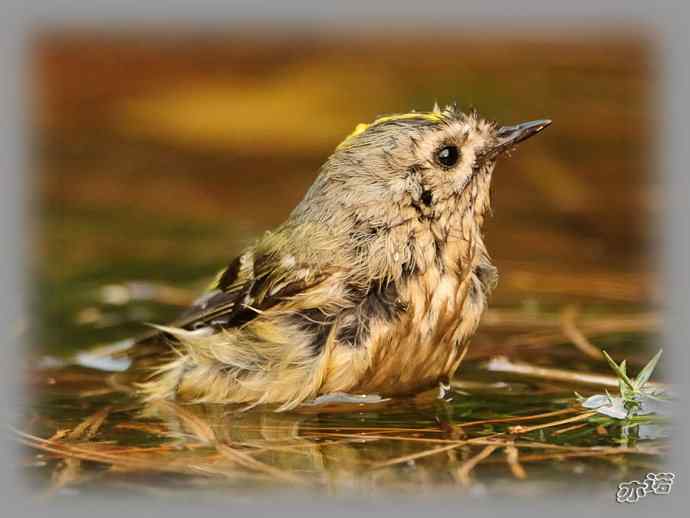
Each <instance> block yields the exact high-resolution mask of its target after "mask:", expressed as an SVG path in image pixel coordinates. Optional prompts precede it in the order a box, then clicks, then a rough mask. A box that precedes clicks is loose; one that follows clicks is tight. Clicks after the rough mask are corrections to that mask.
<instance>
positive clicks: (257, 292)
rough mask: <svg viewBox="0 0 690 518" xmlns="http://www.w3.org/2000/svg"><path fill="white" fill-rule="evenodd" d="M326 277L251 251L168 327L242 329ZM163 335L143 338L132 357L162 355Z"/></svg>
mask: <svg viewBox="0 0 690 518" xmlns="http://www.w3.org/2000/svg"><path fill="white" fill-rule="evenodd" d="M326 277H327V274H326V273H325V272H323V271H320V270H319V269H317V268H314V267H313V266H310V265H301V264H296V263H295V262H294V261H286V260H285V258H284V257H280V256H279V255H278V254H270V253H268V254H266V253H264V254H257V253H256V252H255V251H254V250H253V249H250V250H248V251H247V252H245V253H244V254H242V255H240V256H239V257H237V258H235V260H233V261H232V262H231V263H230V265H229V266H228V267H227V268H225V269H224V270H223V271H221V272H220V274H219V275H218V277H217V280H216V281H215V282H214V284H213V285H212V286H211V288H210V290H209V291H208V292H207V293H206V294H204V295H203V296H202V297H201V298H199V299H198V300H197V301H196V302H195V303H194V304H192V306H190V307H189V308H188V309H187V310H186V311H184V312H183V313H182V315H180V317H179V318H178V319H177V320H175V321H173V322H172V323H170V324H168V326H166V327H176V328H182V329H187V330H194V329H198V328H201V327H212V328H217V329H228V328H233V327H239V326H242V325H244V324H246V323H247V322H249V321H251V320H253V319H254V318H256V317H257V316H258V315H259V313H260V312H262V311H266V310H267V309H269V308H271V307H273V306H275V305H276V304H279V303H280V302H284V301H286V300H287V299H289V298H290V297H293V296H295V295H297V294H299V293H302V292H303V291H305V290H306V289H308V288H310V287H313V286H316V285H317V284H319V283H321V282H322V281H323V280H324V279H325V278H326ZM164 336H167V335H166V333H165V331H158V330H154V331H152V332H150V333H148V334H147V335H144V336H142V337H140V339H139V340H138V342H137V343H136V344H135V346H134V347H133V348H132V349H131V350H130V352H129V356H130V357H142V356H146V357H150V356H151V355H152V354H156V353H157V352H160V351H161V349H160V347H161V342H163V341H162V340H160V338H162V337H164ZM152 347H153V349H152ZM166 348H169V347H166Z"/></svg>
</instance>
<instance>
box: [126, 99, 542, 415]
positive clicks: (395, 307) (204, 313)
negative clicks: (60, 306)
mask: <svg viewBox="0 0 690 518" xmlns="http://www.w3.org/2000/svg"><path fill="white" fill-rule="evenodd" d="M549 123H550V121H535V122H534V123H527V124H523V125H519V126H512V127H504V128H497V126H496V125H495V124H494V123H493V122H490V121H487V120H484V119H482V118H481V117H479V115H478V114H477V113H475V112H473V113H470V114H463V113H461V112H459V111H458V110H457V109H455V108H454V107H447V108H446V109H445V110H443V111H441V110H439V109H437V108H435V109H434V111H432V112H425V113H414V112H413V113H409V114H404V115H394V116H389V117H383V118H380V119H377V120H376V121H374V122H373V123H372V124H370V125H366V126H364V125H360V126H358V128H357V130H355V132H354V133H353V134H352V135H350V136H349V137H348V138H347V139H346V140H345V141H344V142H343V143H342V144H341V145H340V146H338V148H337V149H336V151H335V152H334V153H333V155H331V156H330V157H329V159H328V160H327V161H326V163H325V164H324V165H323V167H322V168H321V171H320V173H319V175H318V177H317V178H316V180H315V182H314V184H313V185H312V187H311V188H310V189H309V191H308V192H307V194H306V196H305V198H304V199H303V200H302V202H301V203H300V204H299V205H298V206H297V207H296V208H295V210H294V211H293V212H292V214H290V216H289V218H288V219H287V221H286V222H285V223H283V224H282V225H281V226H279V227H278V228H276V229H275V230H274V231H271V232H267V233H266V234H265V235H264V236H263V237H261V238H260V239H258V241H257V242H256V243H255V244H254V245H253V246H250V247H249V248H247V249H246V250H245V251H244V252H243V253H242V254H241V255H240V257H238V258H237V259H236V260H235V261H233V262H232V263H231V264H230V266H229V267H228V268H227V269H226V270H224V272H222V274H221V275H220V276H219V278H218V280H217V281H216V283H215V286H214V288H213V289H212V290H211V291H210V292H209V293H207V294H206V295H204V296H203V297H202V298H201V299H199V300H198V301H197V302H196V303H195V304H194V305H193V306H192V308H190V310H189V311H188V312H187V313H186V314H185V315H183V317H182V318H181V319H180V320H179V321H178V322H175V323H174V324H173V325H171V326H166V327H160V328H159V333H158V334H157V335H155V336H151V337H148V338H147V339H146V340H144V341H142V342H141V343H139V344H138V345H137V346H135V347H134V348H133V349H132V351H131V354H132V356H133V358H135V359H136V360H137V361H136V362H135V367H134V368H137V367H139V368H141V366H142V365H149V366H150V365H153V368H154V370H153V373H152V374H151V375H150V377H149V379H147V380H146V381H145V382H143V383H141V384H140V385H139V387H140V389H141V391H142V393H143V395H144V396H145V397H146V398H148V399H160V398H176V399H180V400H185V401H197V402H220V403H245V404H248V405H255V404H262V403H274V404H277V405H278V409H279V410H285V409H289V408H293V407H295V406H296V405H298V404H299V403H301V402H303V401H305V400H308V399H313V398H315V397H317V396H319V395H322V394H327V393H332V392H349V393H377V394H380V395H396V394H407V393H412V392H414V391H417V390H420V389H423V388H425V387H429V386H432V385H434V384H436V383H438V381H439V380H442V379H445V378H449V377H450V376H452V375H453V373H454V372H455V369H456V368H457V366H458V362H459V359H460V353H461V351H462V348H463V347H464V346H465V344H466V343H467V341H468V340H469V338H470V337H471V336H472V335H473V334H474V332H475V330H476V328H477V325H478V324H479V319H480V317H481V315H482V312H483V311H484V309H485V307H486V301H487V296H488V294H489V293H490V291H491V289H492V287H493V286H494V284H495V282H496V278H497V276H496V270H495V268H494V267H493V266H492V265H491V263H490V261H489V256H488V254H487V251H486V248H485V246H484V242H483V240H482V225H483V222H484V216H485V214H486V213H487V211H488V210H489V207H490V199H489V198H490V194H489V192H490V182H491V175H492V172H493V169H494V165H495V160H496V158H497V157H498V156H499V155H500V153H501V152H503V151H505V150H507V149H510V148H512V147H513V146H514V145H515V144H517V143H518V142H520V141H521V140H524V139H525V138H527V137H529V136H531V135H534V134H536V133H538V132H539V131H541V129H543V128H544V127H546V126H547V125H548V124H549Z"/></svg>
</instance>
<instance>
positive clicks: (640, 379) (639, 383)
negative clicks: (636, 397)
mask: <svg viewBox="0 0 690 518" xmlns="http://www.w3.org/2000/svg"><path fill="white" fill-rule="evenodd" d="M662 352H664V351H663V349H659V352H658V353H656V354H655V355H654V357H653V358H652V359H651V360H649V363H647V365H645V366H644V367H643V368H642V370H641V371H640V372H639V374H638V375H637V378H635V387H636V388H637V389H638V390H639V389H641V388H642V387H644V385H645V384H646V383H647V382H648V381H649V378H650V377H651V376H652V372H654V369H655V368H656V364H657V363H658V362H659V358H661V353H662Z"/></svg>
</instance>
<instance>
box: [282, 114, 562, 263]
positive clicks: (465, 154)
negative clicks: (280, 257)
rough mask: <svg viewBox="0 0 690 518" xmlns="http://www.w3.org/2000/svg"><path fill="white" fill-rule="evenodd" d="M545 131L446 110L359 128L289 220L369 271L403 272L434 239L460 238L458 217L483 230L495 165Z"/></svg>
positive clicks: (537, 125) (536, 125)
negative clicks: (346, 251)
mask: <svg viewBox="0 0 690 518" xmlns="http://www.w3.org/2000/svg"><path fill="white" fill-rule="evenodd" d="M550 123H551V121H549V120H537V121H532V122H527V123H523V124H518V125H515V126H499V125H497V124H496V123H495V122H493V121H490V120H487V119H484V118H483V117H481V116H480V115H479V114H478V113H477V112H476V111H472V112H470V113H462V112H461V111H459V110H458V109H457V108H455V107H454V106H449V107H446V108H445V109H444V110H440V109H438V107H435V108H434V110H433V111H430V112H412V113H406V114H399V115H391V116H385V117H381V118H378V119H376V120H375V121H374V122H372V123H371V124H360V125H358V126H357V128H356V129H355V131H354V132H353V133H352V134H351V135H349V136H348V137H347V138H346V139H345V140H344V141H343V142H342V143H341V144H340V145H339V146H338V147H337V149H336V150H335V152H334V153H333V154H332V155H331V156H330V157H329V159H328V160H327V161H326V163H325V164H324V166H323V167H322V169H321V172H320V174H319V176H318V178H317V179H316V181H315V183H314V185H313V186H312V187H311V189H310V190H309V192H308V193H307V195H306V196H305V199H304V200H303V201H302V203H300V205H299V206H298V207H297V208H296V209H295V211H294V212H293V214H292V217H291V219H292V220H299V221H306V222H310V223H316V224H319V225H325V226H326V227H327V228H328V229H329V232H332V233H333V234H334V235H336V236H340V237H341V238H342V241H341V244H342V245H343V246H345V247H347V246H348V245H347V244H349V245H350V246H351V248H352V251H353V252H356V253H357V254H359V256H361V258H362V259H363V260H365V261H367V262H369V263H373V264H378V263H379V262H380V263H381V264H382V265H387V267H386V268H384V269H386V270H390V269H391V268H390V266H391V265H393V266H394V268H393V270H398V269H399V268H404V264H405V263H408V264H409V262H410V261H413V260H414V256H415V252H414V250H412V249H411V247H414V246H420V244H423V243H429V242H431V241H430V237H431V236H432V235H433V242H435V243H437V244H438V243H439V241H440V242H441V244H442V242H443V241H447V240H451V239H462V234H463V229H462V228H461V227H462V226H463V225H464V224H465V223H463V218H465V219H466V218H470V219H471V220H472V221H474V222H475V223H476V227H477V228H479V227H481V224H482V223H483V220H484V215H485V213H486V211H487V210H488V209H489V207H490V184H491V175H492V172H493V170H494V166H495V164H496V160H497V159H498V158H499V157H500V156H501V155H502V154H504V153H506V152H508V151H510V150H511V149H513V148H514V147H515V146H516V145H517V144H518V143H520V142H522V141H524V140H526V139H527V138H529V137H531V136H533V135H536V134H537V133H539V132H540V131H541V130H542V129H544V128H545V127H547V126H548V125H549V124H550ZM422 246H424V245H422ZM375 255H376V258H375V257H374V256H375ZM417 262H419V259H417ZM418 266H419V265H418ZM398 267H399V268H398Z"/></svg>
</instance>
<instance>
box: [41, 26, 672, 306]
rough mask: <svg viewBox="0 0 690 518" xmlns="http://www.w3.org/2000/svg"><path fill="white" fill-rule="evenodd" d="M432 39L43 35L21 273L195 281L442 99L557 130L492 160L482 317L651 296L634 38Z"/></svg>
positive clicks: (641, 50) (647, 133) (645, 55)
mask: <svg viewBox="0 0 690 518" xmlns="http://www.w3.org/2000/svg"><path fill="white" fill-rule="evenodd" d="M447 32H448V31H439V34H437V35H434V37H418V36H416V35H415V34H414V31H409V30H400V31H398V32H394V33H391V34H390V35H387V36H386V37H382V36H381V35H377V34H376V33H374V32H370V33H367V32H366V31H364V32H362V31H360V32H358V33H357V34H354V33H353V34H351V35H349V34H348V32H347V30H341V31H338V32H337V33H334V34H333V35H329V36H327V35H325V34H324V33H318V34H317V33H308V32H299V31H298V32H286V31H279V30H277V29H276V28H272V27H256V28H251V29H244V30H241V31H228V32H227V33H214V34H202V33H200V32H190V31H186V32H184V31H180V32H175V31H173V30H168V31H166V32H162V31H149V32H146V31H141V32H130V33H101V32H88V31H62V32H45V33H42V34H41V35H40V36H38V37H37V38H36V39H35V41H34V45H33V47H32V52H33V59H32V64H33V66H34V70H33V72H34V74H33V78H34V84H33V88H34V93H35V95H34V99H35V100H36V103H35V105H34V107H33V108H34V109H33V119H32V122H33V128H34V130H35V143H36V147H35V150H36V154H35V158H36V162H35V163H36V166H37V169H38V176H37V179H38V181H37V186H38V193H39V199H40V203H39V206H40V209H41V210H40V213H39V219H38V222H39V226H38V228H39V230H40V232H39V235H38V245H39V246H38V251H39V254H40V255H39V260H38V263H37V274H38V275H39V277H40V278H42V279H44V280H45V282H46V283H47V284H46V286H48V287H49V288H50V289H52V290H54V291H55V292H59V291H60V290H61V289H63V288H65V287H68V286H74V285H75V282H77V281H80V280H83V279H84V278H88V279H92V280H93V279H96V280H98V279H105V280H113V279H115V280H117V279H121V280H122V279H129V278H141V277H154V278H157V279H159V280H164V281H166V282H169V283H172V284H175V283H176V282H177V281H178V280H180V282H181V279H177V278H176V277H178V276H181V277H187V278H188V279H190V278H192V277H194V275H196V276H197V277H199V276H204V275H208V274H210V272H212V271H213V270H214V269H217V268H220V267H222V266H223V265H224V264H226V263H227V262H228V261H229V260H230V259H232V257H233V254H235V253H237V252H238V251H239V250H240V248H241V247H242V246H244V245H245V244H247V243H248V242H249V241H251V239H252V237H253V236H256V235H257V234H258V233H260V232H262V231H263V230H265V229H268V228H270V227H272V226H273V225H275V224H277V223H280V222H281V221H282V220H283V219H284V218H285V217H286V216H287V214H288V213H289V211H290V210H291V208H292V207H294V205H295V204H296V203H297V202H298V201H299V200H300V198H301V196H302V195H303V193H304V192H305V191H306V189H307V188H308V186H309V185H310V183H311V182H312V181H313V179H314V177H315V175H316V174H317V172H318V168H319V166H320V164H321V163H322V162H323V161H324V160H325V158H326V157H327V156H328V154H329V153H330V152H331V151H332V149H333V148H334V147H335V146H336V145H337V144H338V143H339V142H340V140H342V138H343V137H344V136H345V135H346V134H348V133H349V132H350V131H351V130H352V128H353V127H354V126H355V125H356V124H357V123H359V122H362V121H370V120H372V119H373V118H374V117H376V116H377V115H379V114H383V113H389V112H406V111H409V110H411V109H419V110H424V109H429V108H430V107H431V106H432V104H433V103H434V101H435V100H438V101H439V102H440V103H441V104H443V103H449V102H453V101H457V102H458V104H459V105H460V106H462V107H470V106H473V107H476V108H477V109H479V111H480V112H481V113H483V114H484V115H486V116H488V117H490V118H494V119H496V120H498V121H500V122H505V123H513V122H518V121H523V120H530V119H535V118H544V117H548V118H551V119H553V121H554V123H553V126H552V127H551V128H549V130H548V131H547V132H545V133H544V135H543V136H540V138H538V139H534V140H533V141H530V142H529V143H528V144H526V145H525V146H523V147H522V148H521V149H519V150H518V151H517V152H516V153H515V155H514V156H513V157H511V158H510V159H509V160H506V161H504V162H503V163H499V165H498V167H497V173H496V175H495V180H494V211H495V215H494V218H493V219H492V220H490V221H489V224H488V225H487V227H486V232H487V240H488V246H489V250H490V252H491V253H492V256H493V257H494V259H495V262H496V264H497V265H498V267H499V270H500V272H501V283H500V286H499V289H498V290H497V292H496V294H495V297H494V305H502V304H516V303H524V302H525V301H530V300H534V299H535V298H536V299H537V300H539V301H547V302H548V301H549V300H555V301H557V302H560V301H563V300H565V299H567V301H568V302H573V301H577V300H580V299H585V300H587V301H592V300H594V301H599V302H605V303H621V302H622V303H632V304H634V305H640V304H642V305H645V304H647V303H648V301H649V297H650V296H651V295H653V291H654V290H653V289H652V287H653V277H651V276H650V271H651V270H652V269H653V267H654V261H653V259H654V256H653V254H650V253H649V250H650V248H651V249H653V247H650V245H653V234H654V231H655V223H654V222H655V218H656V214H657V204H658V200H657V191H658V187H659V185H658V181H659V175H658V174H657V172H656V171H654V167H653V163H654V162H653V158H654V157H653V151H654V145H653V144H654V141H653V137H654V133H655V132H654V128H655V124H656V121H655V120H654V119H653V115H654V113H653V104H652V103H651V101H650V99H651V96H652V95H653V88H654V83H653V73H654V70H653V63H652V53H651V47H650V45H649V42H648V41H647V40H646V39H645V38H643V37H641V36H640V35H639V34H636V33H630V32H619V33H607V34H605V35H604V34H602V33H595V32H591V33H587V34H582V35H581V36H576V35H572V34H571V35H567V36H562V37H561V36H559V35H556V34H553V33H551V34H547V33H545V34H544V35H542V36H540V35H539V34H536V35H535V34H534V33H532V34H530V35H529V37H527V35H526V34H524V33H523V34H520V33H517V34H509V33H508V34H501V33H499V32H496V33H483V34H480V33H463V32H461V31H458V34H459V35H458V34H450V33H447ZM427 33H428V32H427ZM168 267H169V268H168ZM181 272H183V273H189V275H186V276H185V275H181ZM46 289H47V288H46ZM46 296H48V295H46Z"/></svg>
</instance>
